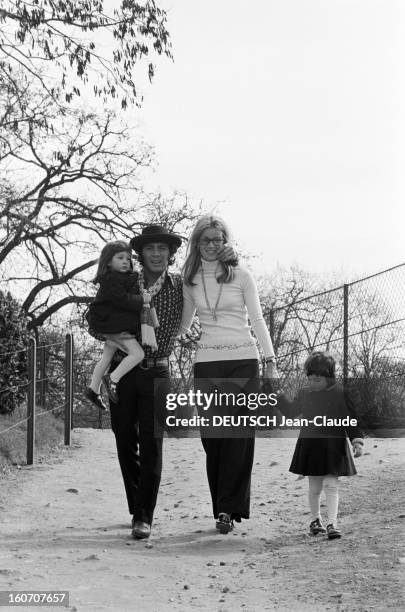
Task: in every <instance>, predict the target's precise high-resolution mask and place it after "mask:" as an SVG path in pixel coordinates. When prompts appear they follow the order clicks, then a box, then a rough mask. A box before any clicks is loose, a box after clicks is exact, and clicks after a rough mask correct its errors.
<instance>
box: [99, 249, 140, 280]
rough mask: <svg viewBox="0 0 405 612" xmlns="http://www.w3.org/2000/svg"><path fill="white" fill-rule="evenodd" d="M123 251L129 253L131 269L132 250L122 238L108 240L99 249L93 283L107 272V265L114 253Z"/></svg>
mask: <svg viewBox="0 0 405 612" xmlns="http://www.w3.org/2000/svg"><path fill="white" fill-rule="evenodd" d="M123 251H126V252H127V253H129V254H130V255H131V257H130V267H131V270H132V271H133V269H134V267H133V264H132V250H131V247H130V245H129V244H128V243H127V242H125V241H124V240H114V241H113V242H108V243H107V244H106V245H105V247H104V248H103V249H102V251H101V254H100V259H99V260H98V267H97V272H96V276H95V278H94V280H93V283H94V284H97V283H99V282H100V279H101V278H102V277H103V276H105V275H106V274H107V272H108V270H109V268H108V266H109V265H110V263H111V260H112V258H113V257H114V255H116V254H117V253H122V252H123Z"/></svg>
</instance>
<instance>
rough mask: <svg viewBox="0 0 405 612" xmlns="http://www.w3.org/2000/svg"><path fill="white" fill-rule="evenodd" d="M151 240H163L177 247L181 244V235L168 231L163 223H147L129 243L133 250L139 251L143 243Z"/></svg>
mask: <svg viewBox="0 0 405 612" xmlns="http://www.w3.org/2000/svg"><path fill="white" fill-rule="evenodd" d="M151 242H164V243H165V244H167V245H169V246H175V247H176V248H178V247H179V246H180V245H181V236H179V235H178V234H174V233H173V232H170V231H169V230H168V229H167V227H164V226H163V225H147V226H146V227H144V228H143V230H142V233H141V234H140V235H139V236H135V237H134V238H132V240H130V242H129V244H130V245H131V247H132V248H133V249H134V251H136V252H137V253H139V252H140V251H141V250H142V249H143V247H144V246H145V244H149V243H151Z"/></svg>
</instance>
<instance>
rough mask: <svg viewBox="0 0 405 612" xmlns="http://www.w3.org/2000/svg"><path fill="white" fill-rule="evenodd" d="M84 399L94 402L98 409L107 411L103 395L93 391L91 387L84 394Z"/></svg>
mask: <svg viewBox="0 0 405 612" xmlns="http://www.w3.org/2000/svg"><path fill="white" fill-rule="evenodd" d="M84 397H86V398H87V399H88V400H90V401H91V402H93V404H94V405H95V406H97V408H100V410H107V406H106V405H105V404H104V401H103V398H102V397H101V395H100V394H99V393H96V392H95V391H93V389H92V388H91V387H87V389H86V391H85V392H84Z"/></svg>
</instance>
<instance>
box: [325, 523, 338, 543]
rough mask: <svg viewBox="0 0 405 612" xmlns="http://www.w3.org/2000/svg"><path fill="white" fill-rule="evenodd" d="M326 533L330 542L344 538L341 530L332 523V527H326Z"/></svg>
mask: <svg viewBox="0 0 405 612" xmlns="http://www.w3.org/2000/svg"><path fill="white" fill-rule="evenodd" d="M326 532H327V534H328V539H329V540H336V539H337V538H341V537H342V534H341V533H340V531H339V529H338V528H337V527H335V525H333V523H330V525H328V526H327V527H326Z"/></svg>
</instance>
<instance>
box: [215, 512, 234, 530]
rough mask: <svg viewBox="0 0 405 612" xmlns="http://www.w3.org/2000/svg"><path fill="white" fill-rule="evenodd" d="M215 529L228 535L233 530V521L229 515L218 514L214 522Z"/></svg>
mask: <svg viewBox="0 0 405 612" xmlns="http://www.w3.org/2000/svg"><path fill="white" fill-rule="evenodd" d="M216 528H217V529H218V531H219V533H229V532H230V531H232V529H233V520H232V519H231V515H230V514H228V513H227V512H221V513H220V514H218V520H217V522H216Z"/></svg>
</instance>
